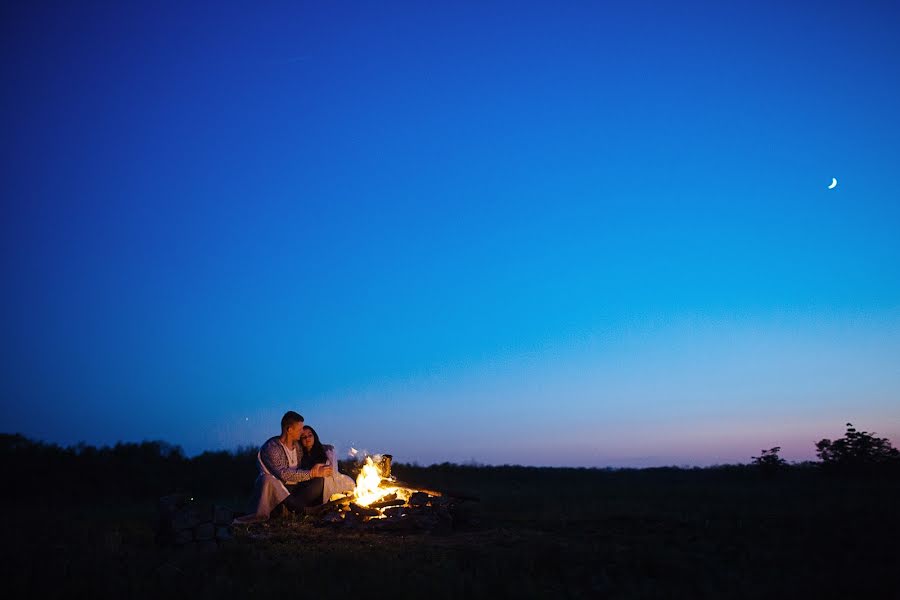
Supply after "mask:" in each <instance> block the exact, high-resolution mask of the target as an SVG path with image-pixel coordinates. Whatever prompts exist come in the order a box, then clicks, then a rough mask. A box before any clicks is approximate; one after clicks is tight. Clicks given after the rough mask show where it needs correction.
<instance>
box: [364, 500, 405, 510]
mask: <svg viewBox="0 0 900 600" xmlns="http://www.w3.org/2000/svg"><path fill="white" fill-rule="evenodd" d="M404 504H406V500H404V499H403V498H394V499H393V500H382V501H380V502H374V503H372V504H370V505H369V506H370V507H371V508H377V509H379V510H381V509H385V508H390V507H392V506H403V505H404Z"/></svg>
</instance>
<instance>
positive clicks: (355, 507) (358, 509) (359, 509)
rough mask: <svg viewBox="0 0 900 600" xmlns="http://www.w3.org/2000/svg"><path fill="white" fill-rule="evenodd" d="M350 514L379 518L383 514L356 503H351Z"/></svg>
mask: <svg viewBox="0 0 900 600" xmlns="http://www.w3.org/2000/svg"><path fill="white" fill-rule="evenodd" d="M350 512H354V513H356V514H358V515H362V516H363V517H377V516H379V515H380V514H381V511H379V510H378V509H376V508H369V507H367V506H360V505H359V504H356V503H355V502H351V503H350Z"/></svg>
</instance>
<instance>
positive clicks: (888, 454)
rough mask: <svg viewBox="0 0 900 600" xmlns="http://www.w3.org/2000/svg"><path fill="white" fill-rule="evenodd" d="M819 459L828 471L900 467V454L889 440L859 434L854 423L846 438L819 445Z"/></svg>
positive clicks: (867, 434)
mask: <svg viewBox="0 0 900 600" xmlns="http://www.w3.org/2000/svg"><path fill="white" fill-rule="evenodd" d="M816 456H818V457H819V458H820V459H821V460H822V464H823V465H825V466H826V467H837V468H841V469H842V470H849V471H856V470H865V469H870V468H872V467H880V466H884V465H888V464H893V465H897V464H900V451H898V450H897V449H896V448H894V447H892V446H891V442H890V440H888V439H887V438H879V437H875V435H874V434H872V433H869V432H868V431H857V430H856V429H855V428H854V427H853V424H852V423H847V433H845V434H844V437H842V438H840V439H837V440H834V441H831V440H829V439H827V438H826V439H823V440H819V442H817V443H816Z"/></svg>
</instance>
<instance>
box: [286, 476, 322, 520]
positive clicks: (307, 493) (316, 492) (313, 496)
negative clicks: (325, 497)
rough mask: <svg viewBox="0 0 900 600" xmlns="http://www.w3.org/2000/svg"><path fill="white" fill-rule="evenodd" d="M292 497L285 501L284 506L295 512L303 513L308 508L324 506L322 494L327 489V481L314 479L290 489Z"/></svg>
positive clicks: (319, 478)
mask: <svg viewBox="0 0 900 600" xmlns="http://www.w3.org/2000/svg"><path fill="white" fill-rule="evenodd" d="M288 489H289V490H290V491H291V495H290V496H288V497H287V498H285V499H284V505H285V506H287V507H288V509H289V510H291V511H293V512H303V509H304V508H306V507H307V506H317V505H319V504H322V492H323V491H324V489H325V479H323V478H322V477H313V478H312V479H309V480H307V481H302V482H300V483H298V484H295V485H292V486H290V487H289V488H288Z"/></svg>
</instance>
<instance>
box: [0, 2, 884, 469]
mask: <svg viewBox="0 0 900 600" xmlns="http://www.w3.org/2000/svg"><path fill="white" fill-rule="evenodd" d="M218 4H219V3H213V4H210V5H206V4H199V3H197V4H192V3H187V2H173V3H148V4H147V5H146V6H144V7H139V6H138V3H131V2H107V3H91V2H60V3H58V4H54V3H44V2H5V3H3V6H2V8H0V28H2V30H0V48H2V51H0V56H2V60H0V83H2V87H0V90H2V92H0V102H2V105H0V106H2V111H0V114H2V116H0V149H2V163H0V164H2V175H0V186H2V188H0V189H2V199H3V200H2V218H0V244H2V246H0V261H2V262H0V276H2V282H3V285H2V294H0V336H2V337H0V339H2V344H0V352H2V355H0V401H2V417H0V431H3V432H8V433H13V432H21V433H23V434H25V435H27V436H29V437H33V438H35V439H41V440H45V441H48V442H54V443H60V444H64V445H68V444H74V443H77V442H79V441H85V442H87V443H89V444H111V443H115V442H116V441H118V440H122V441H141V440H145V439H162V440H166V441H168V442H170V443H173V444H178V445H181V446H182V447H183V448H184V449H185V450H186V451H187V452H188V453H189V454H195V453H198V452H201V451H203V450H214V449H234V448H236V447H238V446H247V445H253V446H256V445H259V444H260V443H262V442H263V441H264V440H265V439H266V438H268V437H269V436H271V435H275V434H277V433H278V422H279V419H280V417H281V415H282V413H284V411H286V410H289V409H293V410H297V411H298V412H300V413H301V414H303V415H304V416H305V417H306V420H307V423H308V424H311V425H313V426H314V427H316V428H317V430H318V432H319V434H320V435H321V437H322V438H323V441H325V442H330V443H334V444H336V445H337V446H338V447H339V449H341V451H342V452H343V451H345V450H347V449H348V448H349V447H350V446H351V445H352V446H355V447H357V448H360V449H366V450H369V451H371V452H391V453H393V454H394V456H395V460H397V461H400V462H413V461H417V462H419V463H422V464H430V463H432V462H442V461H453V462H467V461H475V462H479V463H487V464H502V463H519V464H532V465H576V466H604V465H611V466H647V465H668V464H679V465H680V464H692V465H705V464H715V463H724V462H747V461H749V460H750V457H751V456H752V455H757V454H758V453H759V450H760V449H762V448H769V447H771V446H775V445H779V446H782V447H783V451H782V456H784V457H785V458H787V459H789V460H802V459H810V458H813V457H814V446H813V444H814V442H815V441H817V440H819V439H821V438H823V437H830V438H836V437H840V436H841V435H842V434H843V431H844V424H845V423H846V422H848V421H851V422H853V423H854V425H856V426H857V428H859V429H865V430H868V431H874V432H876V433H877V434H878V435H880V436H886V437H889V438H891V439H892V440H893V441H894V443H895V445H896V444H897V443H898V442H900V199H898V192H897V186H898V184H900V182H898V181H897V178H898V177H900V109H898V107H900V75H898V73H900V8H898V6H897V4H896V3H891V2H849V1H848V2H805V3H804V2H790V3H786V2H758V1H752V2H751V1H746V2H716V1H712V0H710V1H707V2H667V1H658V2H611V3H606V2H583V3H578V2H565V3H556V2H523V1H521V0H517V1H515V2H505V3H502V2H458V1H454V2H447V3H435V2H384V3H382V2H342V1H337V0H330V1H321V0H320V1H314V2H286V3H283V4H277V3H265V6H261V5H260V3H246V4H244V5H240V6H236V5H233V4H231V3H229V4H230V6H228V7H223V6H218ZM832 178H837V180H838V185H837V187H836V188H835V189H832V190H829V189H827V186H828V185H829V184H830V183H831V181H832Z"/></svg>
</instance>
